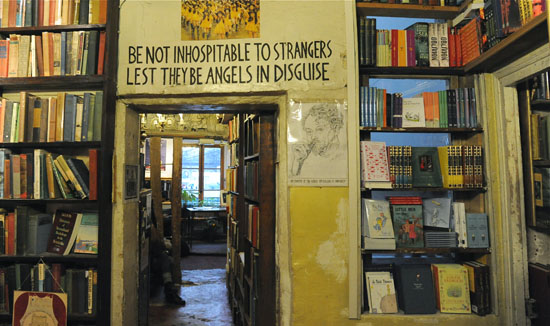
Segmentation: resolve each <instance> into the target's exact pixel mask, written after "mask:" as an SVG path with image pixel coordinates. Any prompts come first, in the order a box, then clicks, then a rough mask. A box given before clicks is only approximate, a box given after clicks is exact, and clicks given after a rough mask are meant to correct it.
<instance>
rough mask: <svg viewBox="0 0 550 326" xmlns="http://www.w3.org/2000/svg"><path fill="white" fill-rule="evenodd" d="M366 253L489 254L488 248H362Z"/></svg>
mask: <svg viewBox="0 0 550 326" xmlns="http://www.w3.org/2000/svg"><path fill="white" fill-rule="evenodd" d="M361 252H362V253H364V254H373V253H378V254H445V253H463V254H489V253H491V249H488V248H396V249H395V250H368V249H362V250H361Z"/></svg>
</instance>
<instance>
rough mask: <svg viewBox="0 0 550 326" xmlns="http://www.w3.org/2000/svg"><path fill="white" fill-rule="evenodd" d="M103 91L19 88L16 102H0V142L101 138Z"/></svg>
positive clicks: (97, 139)
mask: <svg viewBox="0 0 550 326" xmlns="http://www.w3.org/2000/svg"><path fill="white" fill-rule="evenodd" d="M102 106H103V91H97V92H86V93H83V94H81V95H77V94H70V93H66V92H59V93H57V96H43V97H40V96H37V95H33V94H31V93H28V92H21V93H20V99H19V102H17V101H13V100H8V99H5V98H3V99H2V100H1V102H0V135H1V136H2V137H0V142H4V143H18V142H56V141H58V142H60V141H65V142H75V141H76V142H80V141H99V140H101V118H102Z"/></svg>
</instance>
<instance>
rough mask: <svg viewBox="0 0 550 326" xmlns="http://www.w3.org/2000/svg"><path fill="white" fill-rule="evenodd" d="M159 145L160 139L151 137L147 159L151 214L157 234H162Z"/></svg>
mask: <svg viewBox="0 0 550 326" xmlns="http://www.w3.org/2000/svg"><path fill="white" fill-rule="evenodd" d="M160 143H161V138H160V137H152V138H150V139H149V144H150V146H149V148H150V149H149V153H150V154H149V157H150V158H151V172H150V180H151V191H152V197H153V214H154V215H155V219H156V221H157V230H158V232H159V234H164V223H163V214H162V194H161V189H160V187H161V185H160V165H161V161H160V146H161V145H160ZM172 170H173V169H172Z"/></svg>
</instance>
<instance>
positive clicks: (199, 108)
mask: <svg viewBox="0 0 550 326" xmlns="http://www.w3.org/2000/svg"><path fill="white" fill-rule="evenodd" d="M128 108H131V109H132V110H135V111H136V112H138V113H164V114H176V113H205V114H206V113H228V112H231V113H235V112H240V113H259V112H273V111H275V110H276V106H274V105H273V104H257V105H252V104H201V105H197V104H129V105H128Z"/></svg>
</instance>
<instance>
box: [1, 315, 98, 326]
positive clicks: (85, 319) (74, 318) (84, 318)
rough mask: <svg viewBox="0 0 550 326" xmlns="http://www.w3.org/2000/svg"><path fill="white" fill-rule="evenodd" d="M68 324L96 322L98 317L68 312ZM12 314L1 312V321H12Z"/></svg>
mask: <svg viewBox="0 0 550 326" xmlns="http://www.w3.org/2000/svg"><path fill="white" fill-rule="evenodd" d="M67 319H68V322H69V323H68V325H71V324H72V323H74V322H78V323H84V324H91V325H93V324H96V322H97V320H96V319H97V318H96V316H95V315H84V314H68V316H67ZM11 320H12V315H11V314H0V321H3V322H5V321H11Z"/></svg>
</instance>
